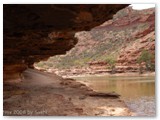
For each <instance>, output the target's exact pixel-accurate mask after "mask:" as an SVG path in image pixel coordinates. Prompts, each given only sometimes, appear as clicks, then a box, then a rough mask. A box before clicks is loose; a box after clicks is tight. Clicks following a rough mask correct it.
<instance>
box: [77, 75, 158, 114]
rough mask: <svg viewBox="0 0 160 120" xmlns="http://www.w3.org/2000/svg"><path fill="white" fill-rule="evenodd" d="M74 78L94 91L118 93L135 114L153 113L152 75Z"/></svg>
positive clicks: (153, 82) (153, 78)
mask: <svg viewBox="0 0 160 120" xmlns="http://www.w3.org/2000/svg"><path fill="white" fill-rule="evenodd" d="M76 79H77V80H79V81H81V82H84V83H86V84H87V85H88V86H89V87H91V88H92V89H94V90H95V91H100V92H113V91H114V92H116V93H119V94H120V95H121V96H122V98H123V99H124V100H125V101H126V103H127V105H128V106H129V107H130V108H131V109H132V110H133V111H135V112H136V113H137V115H143V116H144V115H146V116H148V115H149V116H153V115H155V77H153V76H150V77H149V76H147V77H141V76H131V77H128V76H127V77H126V76H125V77H122V76H121V77H118V76H112V77H108V76H90V77H77V78H76ZM148 107H149V110H148Z"/></svg>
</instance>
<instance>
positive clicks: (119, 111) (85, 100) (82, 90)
mask: <svg viewBox="0 0 160 120" xmlns="http://www.w3.org/2000/svg"><path fill="white" fill-rule="evenodd" d="M23 76H24V77H23V79H22V82H18V83H13V82H10V83H9V82H8V83H4V103H3V104H4V115H5V116H10V115H11V116H17V115H18V116H19V115H26V116H28V115H31V116H33V115H36V116H39V115H42V116H43V115H52V116H130V115H131V114H132V113H131V112H130V111H129V109H128V108H127V106H126V105H125V103H124V102H123V101H122V100H120V99H119V98H111V97H91V96H88V95H87V93H89V92H91V91H92V90H91V89H89V88H88V87H86V86H85V85H84V84H82V83H79V82H76V81H75V80H72V79H63V78H61V77H59V76H57V75H55V74H50V73H44V72H40V71H37V70H33V69H28V70H26V71H25V72H24V73H23Z"/></svg>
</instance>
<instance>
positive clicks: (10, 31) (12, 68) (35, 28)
mask: <svg viewBox="0 0 160 120" xmlns="http://www.w3.org/2000/svg"><path fill="white" fill-rule="evenodd" d="M126 6H128V5H126V4H117V5H116V4H114V5H111V4H107V5H105V4H103V5H96V4H94V5H87V4H85V5H83V4H82V5H81V4H78V5H74V4H72V5H63V4H61V5H58V4H56V5H51V4H46V5H32V4H30V5H27V4H25V5H23V4H22V5H21V4H17V5H16V4H14V5H11V4H5V5H4V6H3V12H4V13H3V14H4V18H3V19H4V20H3V21H4V23H3V24H4V28H3V36H4V79H10V78H12V79H14V78H17V77H19V75H20V73H21V72H22V71H24V70H25V69H26V68H27V67H32V65H33V63H34V62H38V61H40V60H44V59H47V58H48V57H50V56H54V55H58V54H65V53H66V51H68V50H70V49H71V48H72V47H74V45H75V44H76V43H77V39H75V38H74V34H75V32H77V31H82V30H90V29H91V28H93V27H95V26H97V25H100V24H102V23H103V22H104V21H106V20H108V19H111V18H112V16H113V14H115V13H116V12H117V11H118V10H120V9H122V8H124V7H126Z"/></svg>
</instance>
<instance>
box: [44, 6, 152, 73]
mask: <svg viewBox="0 0 160 120" xmlns="http://www.w3.org/2000/svg"><path fill="white" fill-rule="evenodd" d="M75 36H76V37H77V38H78V43H77V44H76V46H75V47H74V48H73V49H72V50H70V51H69V52H68V53H67V54H66V55H64V56H60V57H59V56H57V57H53V58H50V59H49V60H48V61H47V62H46V64H51V63H54V64H52V67H53V68H58V69H70V68H71V67H72V69H79V68H80V69H81V68H82V67H84V71H86V72H87V71H88V70H87V69H88V68H89V69H90V71H92V70H98V69H99V70H105V71H106V68H107V63H106V58H107V57H110V56H111V57H114V58H115V59H116V68H117V72H125V71H128V72H129V71H131V72H134V71H137V70H138V69H139V65H138V63H137V59H138V57H139V56H140V54H141V53H142V51H144V50H147V51H149V52H151V53H152V54H155V9H154V8H150V9H145V10H133V9H132V8H131V7H127V8H124V9H122V10H120V11H118V12H117V13H116V14H115V15H114V16H113V19H110V20H108V21H106V22H104V23H103V24H102V25H100V26H97V27H95V28H94V29H92V30H91V31H82V32H78V33H76V35H75ZM153 62H154V60H153ZM48 66H51V65H48ZM65 72H66V71H65Z"/></svg>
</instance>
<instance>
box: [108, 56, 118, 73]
mask: <svg viewBox="0 0 160 120" xmlns="http://www.w3.org/2000/svg"><path fill="white" fill-rule="evenodd" d="M106 62H107V64H108V65H109V68H110V69H111V73H112V74H114V73H115V67H116V66H115V64H116V59H115V58H114V57H111V56H109V57H107V58H106Z"/></svg>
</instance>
